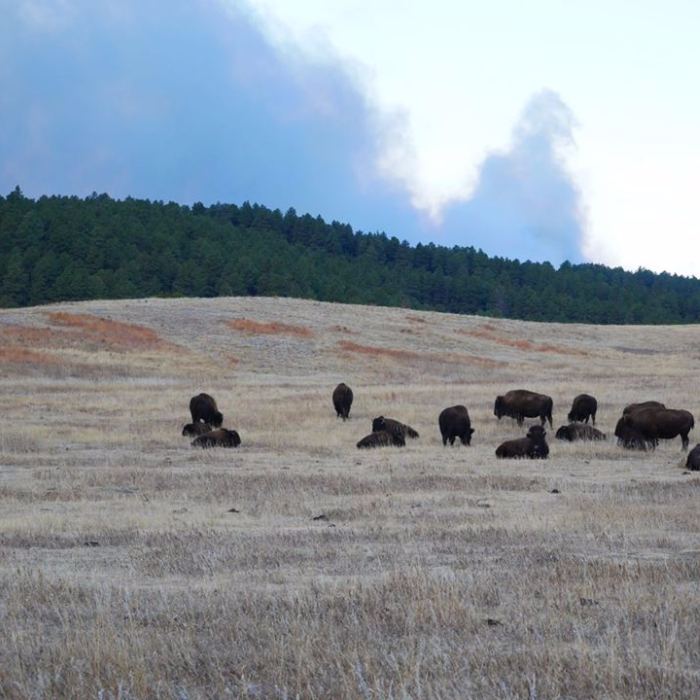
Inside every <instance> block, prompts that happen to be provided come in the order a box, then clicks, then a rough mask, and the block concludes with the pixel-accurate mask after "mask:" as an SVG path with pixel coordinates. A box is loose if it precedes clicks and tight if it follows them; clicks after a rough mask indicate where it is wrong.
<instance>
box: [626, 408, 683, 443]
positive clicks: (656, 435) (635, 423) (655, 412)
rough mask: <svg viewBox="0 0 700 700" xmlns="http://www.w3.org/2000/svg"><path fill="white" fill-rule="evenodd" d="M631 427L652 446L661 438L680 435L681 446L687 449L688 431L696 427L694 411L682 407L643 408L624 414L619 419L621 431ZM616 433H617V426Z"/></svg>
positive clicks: (666, 438)
mask: <svg viewBox="0 0 700 700" xmlns="http://www.w3.org/2000/svg"><path fill="white" fill-rule="evenodd" d="M620 423H622V425H620ZM629 427H631V428H632V429H633V430H634V431H636V432H637V433H638V434H639V435H640V436H641V438H642V439H643V440H644V441H645V442H646V443H647V444H648V445H650V446H652V447H656V445H658V444H659V440H672V439H673V438H675V437H678V436H679V435H680V437H681V446H682V448H683V449H684V450H687V449H688V443H689V442H690V441H689V439H688V433H689V432H690V431H691V430H692V429H693V428H694V427H695V419H694V418H693V414H692V413H690V412H689V411H684V410H682V409H674V408H641V409H638V410H636V411H633V412H632V413H627V414H626V415H623V416H622V418H621V419H620V421H618V428H620V429H621V431H624V430H625V429H626V428H629ZM615 435H617V428H616V431H615ZM617 436H618V437H620V436H619V435H617Z"/></svg>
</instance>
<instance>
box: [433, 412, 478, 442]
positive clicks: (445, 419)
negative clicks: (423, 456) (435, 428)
mask: <svg viewBox="0 0 700 700" xmlns="http://www.w3.org/2000/svg"><path fill="white" fill-rule="evenodd" d="M438 424H439V425H440V433H441V435H442V444H443V445H447V441H448V440H449V441H450V445H454V444H455V439H456V438H459V439H460V440H461V441H462V444H463V445H469V444H470V443H471V441H472V433H473V432H474V428H472V424H471V421H470V420H469V411H467V407H466V406H461V405H459V406H450V407H449V408H446V409H444V410H443V411H442V412H441V413H440V416H439V417H438Z"/></svg>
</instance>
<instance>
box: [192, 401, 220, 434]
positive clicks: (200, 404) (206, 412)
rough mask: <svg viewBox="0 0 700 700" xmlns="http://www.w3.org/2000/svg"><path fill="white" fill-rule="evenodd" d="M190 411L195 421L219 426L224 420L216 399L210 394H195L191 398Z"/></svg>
mask: <svg viewBox="0 0 700 700" xmlns="http://www.w3.org/2000/svg"><path fill="white" fill-rule="evenodd" d="M190 413H191V414H192V422H193V423H199V422H203V423H209V424H211V425H212V426H214V427H215V428H219V427H221V424H222V423H223V422H224V417H223V415H222V414H221V413H220V412H219V409H218V407H217V405H216V401H214V398H213V397H212V396H209V394H197V396H193V397H192V398H191V399H190Z"/></svg>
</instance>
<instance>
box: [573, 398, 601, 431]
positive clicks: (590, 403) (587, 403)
mask: <svg viewBox="0 0 700 700" xmlns="http://www.w3.org/2000/svg"><path fill="white" fill-rule="evenodd" d="M597 411H598V402H597V401H596V399H595V396H591V395H590V394H579V395H578V396H577V397H576V398H575V399H574V401H573V403H572V404H571V410H570V411H569V415H568V416H567V420H568V421H569V423H573V422H574V421H580V422H581V423H584V422H585V423H588V419H589V418H591V420H592V423H593V425H595V414H596V413H597Z"/></svg>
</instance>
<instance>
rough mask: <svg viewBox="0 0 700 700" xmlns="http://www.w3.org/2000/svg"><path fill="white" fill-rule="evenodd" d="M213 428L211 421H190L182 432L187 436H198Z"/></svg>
mask: <svg viewBox="0 0 700 700" xmlns="http://www.w3.org/2000/svg"><path fill="white" fill-rule="evenodd" d="M211 429H212V426H211V425H209V423H188V424H187V425H186V426H185V427H184V428H183V429H182V434H183V435H184V436H185V437H197V436H199V435H204V433H208V432H209V431H210V430H211Z"/></svg>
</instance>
